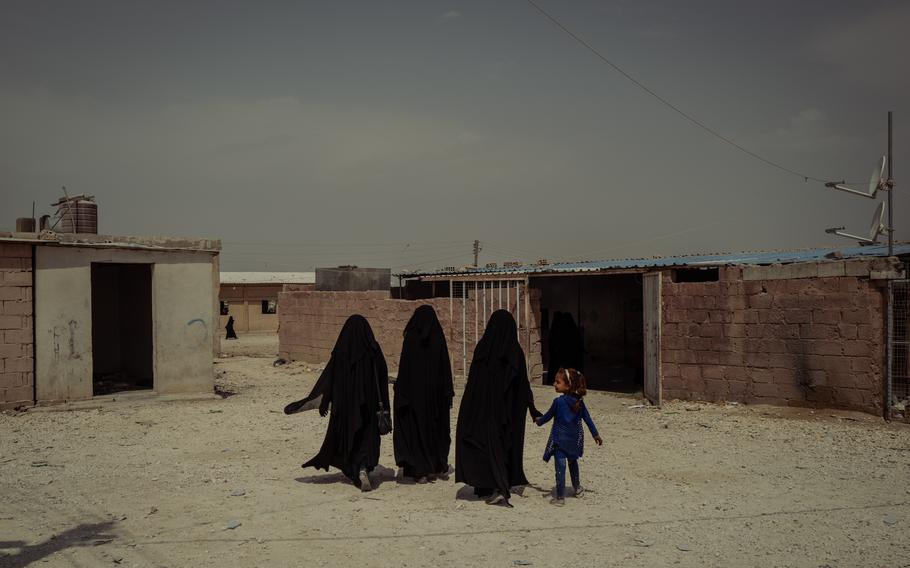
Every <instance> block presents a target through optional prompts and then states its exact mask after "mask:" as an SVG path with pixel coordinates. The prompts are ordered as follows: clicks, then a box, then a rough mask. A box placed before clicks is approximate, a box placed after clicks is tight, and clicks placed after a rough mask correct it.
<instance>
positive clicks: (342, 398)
mask: <svg viewBox="0 0 910 568" xmlns="http://www.w3.org/2000/svg"><path fill="white" fill-rule="evenodd" d="M377 383H378V385H379V390H378V392H377ZM380 397H382V401H383V404H384V406H385V408H389V373H388V369H387V367H386V363H385V358H384V357H383V354H382V349H381V348H380V347H379V344H378V343H377V342H376V339H375V338H374V337H373V330H372V329H370V324H369V323H367V320H366V319H365V318H364V317H363V316H360V315H353V316H351V317H349V318H348V320H347V321H346V322H345V324H344V327H343V328H342V329H341V333H340V334H339V335H338V341H337V342H336V343H335V347H334V349H332V357H331V359H329V362H328V364H327V365H326V367H325V370H323V372H322V375H320V377H319V380H318V381H316V385H315V386H314V387H313V390H312V392H310V394H309V395H308V396H307V397H306V398H304V399H302V400H298V401H297V402H292V403H291V404H289V405H287V406H286V407H285V409H284V412H285V414H293V413H295V412H301V411H303V410H310V409H312V408H315V407H316V406H317V405H318V407H319V413H320V414H322V415H323V416H324V415H325V414H326V412H328V411H329V408H330V407H331V413H332V414H331V417H330V418H329V426H328V429H327V430H326V434H325V440H323V442H322V448H321V449H320V450H319V453H318V454H316V456H315V457H314V458H313V459H311V460H309V461H308V462H306V463H304V464H303V467H315V468H317V469H320V468H321V469H325V470H326V471H328V469H329V466H332V467H335V468H338V469H340V470H341V471H342V472H343V473H344V474H345V475H347V476H348V477H350V478H351V479H356V476H357V473H358V472H359V470H360V469H366V470H367V471H372V469H373V468H374V467H376V465H377V464H378V463H379V442H380V437H379V427H378V422H377V418H376V412H377V411H378V410H379V399H380Z"/></svg>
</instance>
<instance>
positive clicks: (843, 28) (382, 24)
mask: <svg viewBox="0 0 910 568" xmlns="http://www.w3.org/2000/svg"><path fill="white" fill-rule="evenodd" d="M536 1H538V2H539V3H540V5H541V6H542V7H544V8H545V9H546V10H548V11H550V12H551V13H552V14H553V15H554V16H555V17H557V18H559V19H560V20H561V21H562V22H563V23H564V24H565V25H566V26H567V27H569V28H570V29H572V30H573V31H574V32H575V33H577V34H578V35H580V36H582V37H583V38H584V39H585V40H586V41H588V42H589V43H590V44H591V45H593V46H594V47H596V48H597V49H598V50H600V51H601V53H603V54H604V55H605V56H606V57H608V58H610V59H611V60H612V61H613V62H614V63H616V64H617V65H619V66H620V67H622V68H623V69H625V70H626V71H627V72H628V73H630V74H631V75H633V76H635V77H636V78H637V79H638V80H640V81H641V82H643V83H644V84H646V85H648V86H649V87H650V88H651V89H653V90H654V91H655V92H657V93H658V94H660V95H661V96H662V97H664V98H666V99H668V100H670V101H671V102H672V103H673V104H675V105H677V106H678V107H680V108H682V109H684V110H685V111H686V112H688V113H690V114H692V115H693V116H695V117H697V118H698V119H699V120H701V121H703V122H705V123H706V124H708V125H710V126H711V127H712V128H714V129H716V130H718V131H719V132H721V133H723V134H724V135H725V136H728V137H730V138H732V139H734V140H735V141H736V142H737V143H739V144H741V145H743V146H745V147H747V148H749V149H750V150H752V151H754V152H756V153H759V154H761V155H762V156H764V157H766V158H768V159H769V160H772V161H774V162H777V163H779V164H781V165H783V166H785V167H787V168H791V169H794V170H798V171H800V172H803V173H805V174H807V175H810V176H816V177H820V178H825V179H843V178H846V179H848V180H859V181H863V180H868V178H869V174H870V172H871V170H872V167H873V165H874V163H875V161H876V159H877V157H878V156H880V155H881V154H883V153H885V151H886V149H887V130H886V113H887V111H888V110H893V111H894V112H895V120H894V127H895V137H894V146H895V153H894V159H895V160H894V163H895V171H894V176H895V179H896V180H897V183H898V184H899V185H898V188H897V190H896V191H895V196H894V198H895V202H896V204H897V205H896V207H895V211H894V215H895V220H896V226H897V233H896V235H897V237H898V238H899V239H903V240H908V239H910V217H908V213H910V192H908V190H910V175H905V174H904V172H910V151H908V147H907V144H906V141H907V140H908V136H907V129H908V128H910V120H907V117H908V116H910V103H908V101H910V75H908V73H907V62H906V54H907V53H910V34H907V33H906V29H907V26H908V25H910V2H898V1H894V2H876V1H866V2H858V1H851V2H843V1H841V2H834V1H814V2H808V1H806V2H790V1H787V2H784V1H767V2H730V1H717V2H693V1H687V2H679V1H675V0H666V1H660V2H645V1H632V0H629V1H602V2H596V1H577V2H576V1H573V2H561V1H556V0H536ZM901 54H903V55H901ZM0 125H2V127H0V211H2V216H0V229H8V230H9V229H12V228H13V227H14V221H15V218H16V217H20V216H27V215H28V214H29V213H30V212H31V203H32V201H33V200H34V201H37V204H38V210H39V214H40V213H42V212H50V211H49V209H50V208H49V207H48V205H49V204H50V203H51V202H52V201H54V200H56V198H57V197H58V196H59V195H60V194H61V191H60V187H61V186H62V185H66V187H67V190H68V191H69V192H70V193H72V194H79V193H88V194H93V195H95V196H96V197H97V200H98V202H99V217H100V220H99V229H100V231H101V232H103V233H111V234H148V235H161V234H170V235H185V236H199V237H214V238H221V239H223V241H224V252H223V256H222V269H223V270H264V269H267V270H307V269H310V268H312V267H314V266H332V265H337V264H359V265H360V266H386V267H387V266H391V267H393V268H395V269H400V268H408V267H418V266H419V267H422V268H430V267H441V266H453V265H462V264H465V263H467V262H469V261H470V258H471V257H470V251H471V241H472V240H473V239H479V240H481V241H482V242H483V243H484V245H483V246H484V251H483V252H482V253H481V261H482V262H490V261H502V260H509V259H513V258H515V259H523V260H529V261H530V260H536V259H537V258H542V257H546V258H550V259H566V260H570V259H571V260H577V259H601V258H622V257H632V256H642V255H647V256H651V255H667V254H677V253H692V252H715V251H738V250H754V249H772V248H798V247H806V246H815V245H824V246H832V245H841V244H843V245H850V244H852V243H851V242H850V241H847V240H843V239H839V238H837V237H833V236H831V235H827V234H825V232H824V229H825V228H827V227H831V226H840V225H845V226H846V227H847V229H848V230H850V231H852V232H857V233H865V232H867V231H868V228H869V224H870V220H871V217H872V213H873V211H874V209H875V205H876V204H875V203H873V202H872V201H871V200H867V199H862V198H859V197H851V196H849V195H847V194H842V193H837V192H833V191H832V190H826V189H825V188H824V187H823V186H822V185H820V184H818V183H812V182H810V183H806V182H805V181H803V180H802V179H800V178H798V177H796V176H794V175H790V174H787V173H784V172H781V171H779V170H776V169H774V168H772V167H770V166H768V165H766V164H763V163H761V162H759V161H757V160H755V159H753V158H751V157H749V156H746V155H744V154H743V153H741V152H739V151H738V150H736V149H734V148H732V147H730V146H729V145H726V144H724V143H722V142H719V141H718V140H717V139H715V138H713V137H712V136H710V135H709V134H707V133H705V132H704V131H702V130H700V129H698V128H696V127H694V126H693V125H692V124H691V123H689V122H687V121H686V120H685V119H683V118H682V117H680V116H679V115H677V114H675V113H674V112H672V111H671V110H669V109H668V108H666V107H665V106H663V105H661V104H660V103H659V102H658V101H656V100H655V99H653V98H652V97H651V96H650V95H647V94H646V93H644V92H643V91H642V90H640V89H639V88H638V87H636V86H635V85H634V84H632V83H631V82H630V81H628V80H627V79H625V78H624V77H622V76H621V75H620V74H618V73H617V72H616V71H614V70H613V69H611V68H610V67H609V66H607V65H606V64H604V63H603V62H602V61H600V60H599V59H597V57H595V56H594V55H593V54H591V53H590V52H589V51H586V50H585V49H584V48H583V47H582V46H580V45H579V44H578V43H576V42H575V41H574V40H573V39H572V38H571V37H569V36H568V35H566V34H565V33H564V32H562V31H561V30H559V29H558V28H557V27H556V26H554V25H553V24H552V23H551V22H549V21H548V20H546V19H545V18H543V17H542V16H541V15H540V14H539V13H538V12H537V11H535V10H534V9H533V7H532V6H530V5H529V4H528V3H527V2H526V1H525V0H502V1H498V2H489V1H476V2H457V1H437V0H420V1H413V2H404V1H389V2H375V1H361V2H353V1H345V0H333V1H331V2H272V3H268V2H255V3H254V2H242V3H241V2H221V1H219V2H184V1H179V2H178V1H174V2H161V1H156V2H152V1H149V2H130V1H112V2H92V1H79V2H64V1H60V2H45V1H36V0H24V1H21V2H19V1H9V0H5V1H4V2H2V4H0ZM902 179H903V180H908V182H904V183H901V180H902Z"/></svg>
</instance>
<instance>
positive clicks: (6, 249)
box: [0, 243, 32, 258]
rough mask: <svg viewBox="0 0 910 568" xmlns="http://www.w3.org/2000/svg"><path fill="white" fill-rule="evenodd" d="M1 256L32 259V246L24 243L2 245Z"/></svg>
mask: <svg viewBox="0 0 910 568" xmlns="http://www.w3.org/2000/svg"><path fill="white" fill-rule="evenodd" d="M0 256H9V257H13V258H31V257H32V245H29V244H24V243H0Z"/></svg>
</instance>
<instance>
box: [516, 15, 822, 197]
mask: <svg viewBox="0 0 910 568" xmlns="http://www.w3.org/2000/svg"><path fill="white" fill-rule="evenodd" d="M526 2H527V3H528V4H530V5H531V6H533V7H534V8H535V9H536V10H537V11H538V12H540V13H541V14H542V15H543V16H544V17H545V18H547V19H548V20H550V21H551V22H553V23H554V24H555V25H556V26H557V27H558V28H559V29H561V30H562V31H564V32H565V33H566V34H568V35H569V36H570V37H571V38H572V39H574V40H575V41H577V42H578V43H580V44H581V45H582V46H584V47H585V48H586V49H587V50H588V51H590V52H591V53H593V54H594V55H596V56H597V57H598V58H599V59H600V60H601V61H603V62H604V63H606V64H607V65H609V66H610V67H612V68H613V69H614V70H616V71H617V72H618V73H619V74H620V75H622V76H623V77H625V78H626V79H628V80H629V81H631V82H632V83H634V84H635V85H636V86H637V87H638V88H640V89H641V90H643V91H644V92H646V93H648V94H649V95H651V96H652V97H654V98H655V99H657V100H658V101H660V102H661V103H663V104H664V105H665V106H666V107H667V108H669V109H670V110H672V111H673V112H675V113H677V114H678V115H680V116H682V117H683V118H685V119H686V120H688V121H689V122H691V123H692V124H694V125H696V126H698V127H699V128H701V129H702V130H704V131H705V132H707V133H709V134H711V135H712V136H714V137H715V138H717V139H718V140H720V141H722V142H725V143H727V144H729V145H730V146H733V147H734V148H736V149H737V150H739V151H740V152H743V153H744V154H746V155H748V156H751V157H753V158H755V159H756V160H760V161H762V162H764V163H765V164H767V165H769V166H771V167H774V168H777V169H778V170H781V171H782V172H786V173H788V174H791V175H794V176H797V177H801V178H803V180H805V181H809V180H812V181H817V182H819V183H825V182H827V181H830V180H824V179H821V178H818V177H815V176H810V175H807V174H804V173H801V172H798V171H796V170H793V169H790V168H788V167H786V166H782V165H780V164H778V163H777V162H773V161H771V160H769V159H768V158H765V157H764V156H761V155H759V154H756V153H755V152H753V151H752V150H749V149H748V148H745V147H743V146H740V145H739V144H737V143H736V142H734V141H733V140H731V139H730V138H727V137H726V136H724V135H723V134H721V133H720V132H718V131H716V130H714V129H713V128H711V127H710V126H708V125H707V124H705V123H703V122H701V121H700V120H698V119H697V118H695V117H694V116H692V115H690V114H689V113H687V112H685V111H684V110H682V109H681V108H679V107H678V106H676V105H674V104H673V103H671V102H670V101H668V100H667V99H665V98H664V97H662V96H660V95H658V94H657V93H655V92H654V91H652V90H651V89H650V88H648V86H647V85H645V84H644V83H642V82H641V81H639V80H638V79H636V78H635V77H633V76H632V75H630V74H629V73H627V72H626V71H625V70H624V69H623V68H622V67H620V66H619V65H617V64H615V63H613V62H612V61H610V60H609V59H607V57H606V56H604V55H603V54H602V53H601V52H599V51H598V50H597V49H595V48H594V46H592V45H591V44H589V43H588V42H586V41H585V40H584V39H582V38H581V37H579V36H578V35H576V34H575V33H574V32H573V31H572V30H570V29H569V28H567V27H566V26H565V25H563V23H562V22H560V21H559V20H557V19H556V18H555V17H553V16H552V15H550V13H549V12H547V11H546V10H544V9H543V8H541V7H540V6H539V5H538V4H537V3H536V2H534V0H526Z"/></svg>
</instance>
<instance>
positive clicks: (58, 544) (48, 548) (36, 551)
mask: <svg viewBox="0 0 910 568" xmlns="http://www.w3.org/2000/svg"><path fill="white" fill-rule="evenodd" d="M113 527H114V521H105V522H103V523H87V524H83V525H79V526H77V527H73V528H71V529H69V530H66V531H63V532H62V533H58V534H55V535H53V536H52V537H50V538H49V539H47V540H46V541H44V542H41V543H38V544H26V543H25V542H24V541H5V542H4V541H0V550H4V549H6V550H9V549H13V548H18V549H19V552H18V553H16V554H5V553H2V552H0V566H4V567H5V568H23V567H25V566H28V565H29V564H31V563H33V562H37V561H39V560H41V559H42V558H46V557H48V556H50V555H52V554H54V553H56V552H60V551H61V550H66V549H68V548H77V547H80V546H99V545H101V544H107V543H109V542H110V541H112V540H114V539H115V538H117V536H116V535H114V534H108V532H107V531H109V530H111V529H112V528H113Z"/></svg>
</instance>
